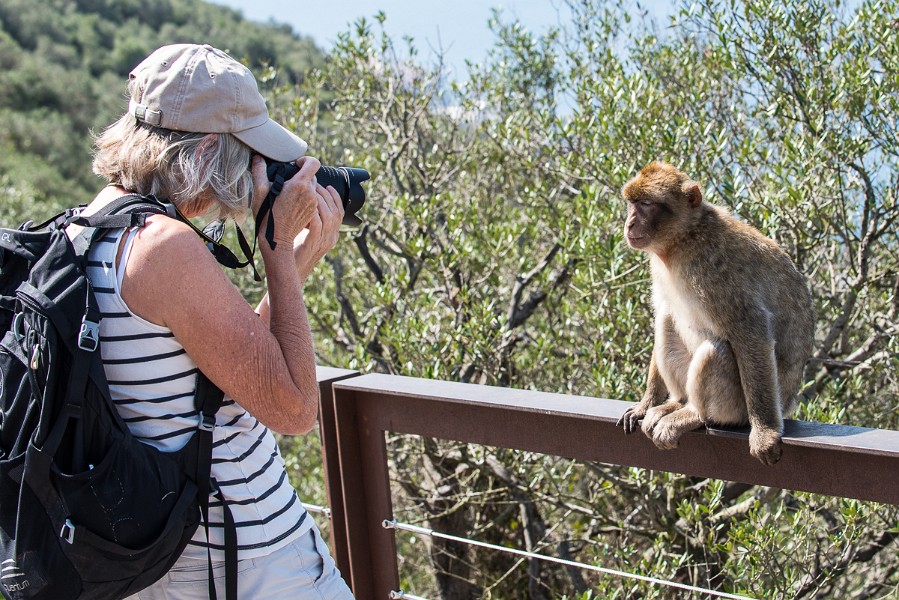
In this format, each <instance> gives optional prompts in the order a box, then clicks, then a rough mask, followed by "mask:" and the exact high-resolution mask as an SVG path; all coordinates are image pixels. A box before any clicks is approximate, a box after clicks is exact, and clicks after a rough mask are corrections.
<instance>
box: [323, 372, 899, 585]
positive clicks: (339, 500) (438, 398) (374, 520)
mask: <svg viewBox="0 0 899 600" xmlns="http://www.w3.org/2000/svg"><path fill="white" fill-rule="evenodd" d="M319 382H320V385H321V389H322V396H321V397H322V400H321V419H320V423H321V434H322V453H323V457H324V461H325V472H326V473H327V481H326V484H327V487H328V504H329V505H330V508H331V545H332V551H333V554H334V557H335V560H336V561H337V564H338V566H339V567H340V570H341V572H342V573H343V574H344V577H345V578H346V580H347V582H348V583H349V584H350V586H351V587H352V589H353V592H354V594H355V595H356V598H357V600H366V599H369V598H371V599H377V600H383V599H385V598H387V597H388V594H389V593H390V591H391V590H397V589H399V576H398V572H397V563H396V544H395V540H394V533H393V531H392V530H387V529H384V528H383V527H382V522H383V521H384V519H388V518H393V513H392V504H391V497H390V480H389V473H388V468H387V449H386V441H385V434H386V433H387V432H394V433H404V434H416V435H422V436H427V437H435V438H441V439H447V440H457V441H460V442H466V443H473V444H483V445H489V446H499V447H504V448H514V449H518V450H526V451H531V452H539V453H543V454H550V455H555V456H561V457H565V458H570V459H575V460H589V461H598V462H603V463H609V464H616V465H623V466H632V467H643V468H647V469H654V470H659V471H669V472H674V473H683V474H686V475H690V476H697V477H711V478H715V479H724V480H728V481H737V482H742V483H748V484H755V485H765V486H771V487H777V488H782V489H790V490H797V491H805V492H814V493H819V494H827V495H831V496H841V497H845V498H856V499H859V500H873V501H877V502H884V503H890V504H899V477H897V476H896V474H897V473H899V431H888V430H882V429H868V428H863V427H852V426H847V425H828V424H823V423H809V422H804V421H787V423H786V430H785V433H784V454H783V458H782V459H781V461H780V462H779V463H777V464H776V465H774V466H772V467H767V466H764V465H762V464H761V463H760V462H758V461H757V460H755V459H754V458H752V457H751V456H750V454H749V447H748V441H747V437H748V435H747V433H746V432H738V431H724V430H715V429H709V430H701V431H696V432H692V433H689V434H687V435H686V436H684V438H683V439H682V440H681V443H680V446H679V447H678V448H677V449H676V450H669V451H662V450H658V449H656V447H655V446H654V445H653V444H652V442H651V441H650V440H648V439H647V438H646V436H643V435H630V436H626V435H624V432H623V431H622V430H621V429H620V428H618V427H616V426H615V423H616V421H617V420H618V418H619V417H620V416H621V414H622V413H624V411H625V410H626V409H627V407H628V406H630V403H628V402H621V401H618V400H604V399H600V398H589V397H583V396H569V395H564V394H552V393H544V392H533V391H526V390H517V389H510V388H497V387H489V386H482V385H471V384H462V383H453V382H447V381H437V380H429V379H416V378H411V377H397V376H390V375H378V374H370V375H360V374H359V373H357V372H355V371H347V370H342V369H329V368H320V369H319Z"/></svg>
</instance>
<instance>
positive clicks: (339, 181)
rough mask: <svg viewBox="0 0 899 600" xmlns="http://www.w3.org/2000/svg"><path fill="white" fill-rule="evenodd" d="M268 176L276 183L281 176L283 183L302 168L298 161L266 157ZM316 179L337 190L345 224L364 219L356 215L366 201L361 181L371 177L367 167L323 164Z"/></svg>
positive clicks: (352, 223) (356, 224)
mask: <svg viewBox="0 0 899 600" xmlns="http://www.w3.org/2000/svg"><path fill="white" fill-rule="evenodd" d="M265 165H266V167H265V169H266V176H267V177H268V180H269V181H271V182H272V183H274V182H275V181H276V179H278V178H279V177H280V179H281V181H282V183H283V182H284V181H287V180H288V179H290V178H291V177H293V176H294V175H296V174H297V172H298V171H299V170H300V168H299V167H298V166H297V165H296V163H292V162H277V161H274V160H270V159H268V158H266V159H265ZM315 179H316V181H318V183H319V184H321V185H322V186H323V187H328V186H329V185H330V186H331V187H333V188H334V189H335V190H337V194H338V195H339V196H340V200H341V201H342V202H343V210H344V214H343V224H344V225H352V226H358V225H361V224H362V219H360V218H359V217H358V216H356V213H357V212H359V209H360V208H362V205H363V204H364V203H365V189H364V188H363V187H362V185H361V183H362V182H363V181H367V180H368V179H371V175H370V174H369V173H368V171H366V170H365V169H359V168H356V167H328V166H325V165H322V166H321V168H319V170H318V171H317V172H316V173H315Z"/></svg>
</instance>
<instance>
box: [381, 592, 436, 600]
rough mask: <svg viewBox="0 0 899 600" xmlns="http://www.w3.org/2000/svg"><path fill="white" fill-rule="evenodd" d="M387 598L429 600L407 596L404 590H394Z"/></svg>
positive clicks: (394, 599) (395, 599) (392, 599)
mask: <svg viewBox="0 0 899 600" xmlns="http://www.w3.org/2000/svg"><path fill="white" fill-rule="evenodd" d="M387 597H388V598H390V600H428V599H427V598H422V597H421V596H414V595H412V594H407V593H406V592H404V591H403V590H394V591H392V592H390V594H389V595H388V596H387Z"/></svg>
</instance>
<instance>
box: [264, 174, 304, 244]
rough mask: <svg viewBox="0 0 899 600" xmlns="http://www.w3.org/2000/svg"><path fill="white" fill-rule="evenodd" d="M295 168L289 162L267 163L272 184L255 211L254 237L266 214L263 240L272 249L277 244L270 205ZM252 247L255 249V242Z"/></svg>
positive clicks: (273, 217)
mask: <svg viewBox="0 0 899 600" xmlns="http://www.w3.org/2000/svg"><path fill="white" fill-rule="evenodd" d="M297 170H298V169H297V166H296V165H291V164H290V163H271V164H270V165H269V172H268V177H269V179H270V180H271V182H272V185H271V187H269V188H268V194H266V195H265V200H263V201H262V204H261V205H260V206H259V211H258V212H257V213H256V239H259V228H260V226H261V225H262V221H263V220H264V219H265V217H266V215H268V223H266V225H265V241H267V242H268V245H269V247H270V248H271V249H272V250H274V249H275V246H276V245H277V242H275V215H274V213H272V206H274V204H275V199H276V198H277V197H278V194H280V193H281V190H282V189H283V188H284V182H285V181H287V180H288V179H290V178H291V177H292V176H293V175H294V174H295V173H296V172H297ZM253 249H254V250H255V242H254V248H253Z"/></svg>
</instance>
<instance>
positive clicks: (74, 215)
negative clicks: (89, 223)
mask: <svg viewBox="0 0 899 600" xmlns="http://www.w3.org/2000/svg"><path fill="white" fill-rule="evenodd" d="M83 210H84V209H83V208H81V207H80V206H76V207H75V208H67V209H66V211H65V213H63V214H64V215H65V216H64V219H65V220H64V221H63V227H68V226H69V225H71V224H72V222H73V221H75V220H76V219H78V218H79V217H80V216H81V213H82V211H83Z"/></svg>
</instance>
